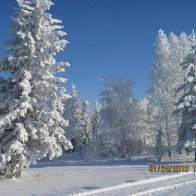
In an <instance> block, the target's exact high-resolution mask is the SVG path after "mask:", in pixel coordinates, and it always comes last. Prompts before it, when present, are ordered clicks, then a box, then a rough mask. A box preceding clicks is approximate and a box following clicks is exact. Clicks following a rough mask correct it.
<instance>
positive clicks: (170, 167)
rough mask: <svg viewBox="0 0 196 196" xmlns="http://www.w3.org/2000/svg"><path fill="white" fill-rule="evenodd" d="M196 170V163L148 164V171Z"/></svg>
mask: <svg viewBox="0 0 196 196" xmlns="http://www.w3.org/2000/svg"><path fill="white" fill-rule="evenodd" d="M189 171H194V172H196V165H192V166H190V165H153V164H152V165H149V172H189Z"/></svg>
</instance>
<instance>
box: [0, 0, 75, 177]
mask: <svg viewBox="0 0 196 196" xmlns="http://www.w3.org/2000/svg"><path fill="white" fill-rule="evenodd" d="M17 2H18V5H19V7H18V10H17V14H16V17H15V18H13V25H12V32H13V34H14V36H15V39H14V40H12V41H9V44H10V47H9V51H10V55H9V56H7V57H5V58H4V59H3V60H2V61H1V66H0V70H1V71H6V72H8V73H9V77H8V79H7V81H6V82H4V83H5V86H4V85H3V86H2V85H1V92H0V94H1V95H0V99H1V103H0V110H1V115H0V130H1V133H0V153H1V154H0V155H1V156H0V173H1V175H6V176H15V177H19V176H20V175H21V170H22V169H23V168H24V167H28V166H29V165H30V164H33V163H35V162H36V161H37V160H40V159H41V158H43V157H46V156H49V158H50V159H52V158H54V157H57V156H60V155H61V154H62V152H63V150H62V147H64V148H65V150H68V149H70V148H72V145H71V142H70V141H69V140H67V138H66V137H65V136H64V127H66V126H67V125H68V121H67V120H65V119H64V118H63V117H62V115H63V113H64V105H63V104H64V101H65V100H66V99H67V97H68V95H67V94H66V93H65V90H64V88H61V87H59V86H58V84H60V83H62V82H65V81H66V80H65V79H64V78H60V77H56V73H58V72H61V71H64V69H65V67H67V66H68V63H64V62H56V60H55V58H54V56H55V55H56V53H57V52H59V51H63V49H64V47H65V46H66V45H67V43H68V42H67V41H66V40H64V39H61V37H62V36H64V35H65V33H64V32H63V31H62V30H61V29H62V26H59V25H57V24H56V23H60V22H61V21H59V20H56V19H53V18H52V16H51V15H50V14H49V13H47V10H48V9H49V8H50V7H51V6H52V5H53V3H52V2H51V1H50V0H17Z"/></svg>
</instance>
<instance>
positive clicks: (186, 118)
mask: <svg viewBox="0 0 196 196" xmlns="http://www.w3.org/2000/svg"><path fill="white" fill-rule="evenodd" d="M182 66H183V68H184V69H185V70H186V71H187V75H186V76H185V79H184V84H183V85H182V86H181V87H180V88H179V90H181V91H182V92H183V95H182V97H181V98H180V100H179V104H178V106H177V111H178V112H182V122H181V125H180V127H179V133H178V136H179V138H178V146H179V151H181V150H182V149H185V150H186V151H187V152H188V153H189V152H195V161H196V118H195V116H196V47H195V46H194V47H193V48H192V50H191V51H190V53H189V54H188V55H187V57H186V58H185V60H184V62H183V64H182Z"/></svg>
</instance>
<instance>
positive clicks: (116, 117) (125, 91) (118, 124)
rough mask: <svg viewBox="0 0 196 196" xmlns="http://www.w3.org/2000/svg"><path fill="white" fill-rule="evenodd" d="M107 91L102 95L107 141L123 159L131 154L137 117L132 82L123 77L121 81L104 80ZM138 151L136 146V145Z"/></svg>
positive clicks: (102, 113)
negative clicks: (132, 99)
mask: <svg viewBox="0 0 196 196" xmlns="http://www.w3.org/2000/svg"><path fill="white" fill-rule="evenodd" d="M104 84H105V86H106V88H105V90H104V91H103V92H102V93H101V103H102V110H101V117H102V119H103V124H104V127H105V129H104V130H103V131H104V133H103V134H102V135H104V134H105V136H107V138H106V140H109V142H110V143H113V144H114V145H115V146H114V148H116V149H118V150H119V154H120V157H121V158H125V157H126V155H127V154H128V153H129V152H131V151H132V150H133V149H132V144H133V142H134V136H133V135H132V133H133V132H132V131H133V124H134V122H135V119H134V117H135V115H134V110H133V107H132V106H133V105H132V103H133V102H131V98H132V81H131V80H130V79H129V78H128V77H127V76H123V77H121V78H119V79H112V78H110V77H109V78H104ZM134 148H135V149H136V145H134Z"/></svg>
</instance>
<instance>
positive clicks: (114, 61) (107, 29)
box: [0, 0, 196, 102]
mask: <svg viewBox="0 0 196 196" xmlns="http://www.w3.org/2000/svg"><path fill="white" fill-rule="evenodd" d="M53 2H54V3H55V5H54V6H53V7H52V9H51V12H52V14H53V16H54V17H55V18H58V19H61V20H62V21H63V25H64V30H65V31H66V32H67V33H68V35H67V37H66V38H67V40H68V41H69V42H70V44H69V46H68V47H67V48H66V49H65V51H64V52H63V53H61V54H59V55H58V57H57V58H58V59H59V60H61V61H69V62H70V64H71V67H70V68H69V69H68V70H67V71H66V72H65V73H64V74H63V76H65V77H66V78H67V79H68V83H67V84H66V85H65V87H66V88H67V89H69V87H70V85H71V83H74V84H76V86H77V87H78V93H79V96H80V98H81V100H82V101H83V100H86V99H87V100H89V101H90V102H94V101H95V99H99V94H100V92H101V90H102V89H103V84H102V82H101V81H100V80H99V79H100V78H101V77H102V76H107V75H111V76H113V77H119V76H120V75H122V74H128V75H129V76H130V77H131V78H132V79H133V80H134V81H135V86H134V89H133V91H134V95H135V96H136V97H143V96H145V94H146V90H147V88H148V86H149V84H150V81H149V78H148V74H149V71H150V65H151V62H152V57H153V50H154V41H155V36H156V34H157V32H158V30H159V29H160V28H162V29H163V30H164V31H165V32H166V33H169V32H171V31H173V32H174V33H176V34H179V33H180V32H182V31H185V32H187V33H191V30H192V29H193V28H194V29H195V28H196V0H53ZM14 7H16V1H15V0H3V1H2V2H1V6H0V41H3V40H4V39H7V38H8V37H9V33H8V30H9V27H10V16H11V15H14V12H15V10H14ZM2 50H3V46H2V45H1V46H0V54H2Z"/></svg>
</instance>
